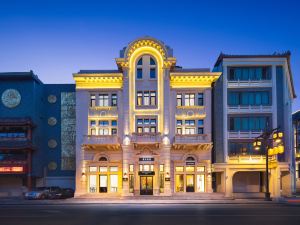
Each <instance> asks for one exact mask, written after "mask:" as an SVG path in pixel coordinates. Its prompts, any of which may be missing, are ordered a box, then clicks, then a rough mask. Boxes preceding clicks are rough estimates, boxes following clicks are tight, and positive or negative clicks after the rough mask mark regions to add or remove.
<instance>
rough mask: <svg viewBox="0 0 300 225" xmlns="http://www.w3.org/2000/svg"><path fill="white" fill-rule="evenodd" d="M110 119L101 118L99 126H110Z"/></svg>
mask: <svg viewBox="0 0 300 225" xmlns="http://www.w3.org/2000/svg"><path fill="white" fill-rule="evenodd" d="M108 124H109V122H108V120H99V126H108Z"/></svg>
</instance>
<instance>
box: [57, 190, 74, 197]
mask: <svg viewBox="0 0 300 225" xmlns="http://www.w3.org/2000/svg"><path fill="white" fill-rule="evenodd" d="M61 190H62V195H61V197H60V198H73V197H74V190H73V189H72V188H63V189H61Z"/></svg>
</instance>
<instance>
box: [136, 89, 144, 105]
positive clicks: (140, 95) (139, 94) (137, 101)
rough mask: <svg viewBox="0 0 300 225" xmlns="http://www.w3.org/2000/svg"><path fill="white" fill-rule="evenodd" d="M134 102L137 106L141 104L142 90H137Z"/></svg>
mask: <svg viewBox="0 0 300 225" xmlns="http://www.w3.org/2000/svg"><path fill="white" fill-rule="evenodd" d="M136 104H137V105H138V106H140V105H143V92H141V91H138V92H137V99H136Z"/></svg>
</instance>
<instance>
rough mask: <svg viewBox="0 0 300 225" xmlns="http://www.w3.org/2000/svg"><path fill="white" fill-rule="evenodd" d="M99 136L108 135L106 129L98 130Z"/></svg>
mask: <svg viewBox="0 0 300 225" xmlns="http://www.w3.org/2000/svg"><path fill="white" fill-rule="evenodd" d="M99 135H109V131H108V128H100V129H99Z"/></svg>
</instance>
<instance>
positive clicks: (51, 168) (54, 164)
mask: <svg viewBox="0 0 300 225" xmlns="http://www.w3.org/2000/svg"><path fill="white" fill-rule="evenodd" d="M56 168H57V164H56V162H53V161H52V162H49V163H48V169H49V170H56Z"/></svg>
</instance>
